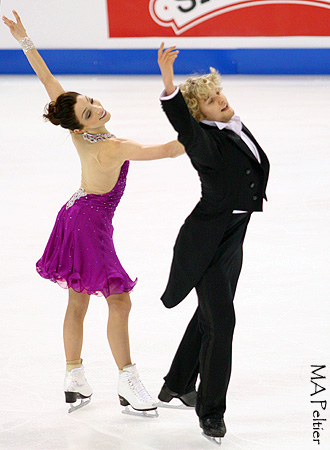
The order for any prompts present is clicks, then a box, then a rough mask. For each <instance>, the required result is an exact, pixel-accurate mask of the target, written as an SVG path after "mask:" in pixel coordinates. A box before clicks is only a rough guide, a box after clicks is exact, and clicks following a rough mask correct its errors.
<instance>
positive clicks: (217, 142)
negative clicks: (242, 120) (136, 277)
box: [162, 91, 269, 308]
mask: <svg viewBox="0 0 330 450" xmlns="http://www.w3.org/2000/svg"><path fill="white" fill-rule="evenodd" d="M162 107H163V109H164V111H165V113H166V115H167V117H168V119H169V121H170V122H171V124H172V125H173V127H174V129H175V130H176V131H177V132H178V140H179V141H180V142H181V143H182V144H183V145H184V146H185V150H186V153H187V155H188V156H189V158H190V160H191V163H192V165H193V167H194V168H195V169H196V170H197V172H198V175H199V177H200V180H201V185H202V196H201V199H200V201H199V203H198V204H197V205H196V207H195V208H194V210H193V211H192V213H191V214H190V215H189V216H188V217H187V219H186V221H185V223H184V225H183V226H182V227H181V230H180V232H179V235H178V237H177V240H176V243H175V246H174V256H173V261H172V266H171V271H170V276H169V281H168V284H167V287H166V290H165V292H164V294H163V295H162V301H163V303H164V305H165V306H166V307H168V308H171V307H173V306H175V305H177V304H178V303H179V302H181V301H182V300H183V299H184V298H185V297H186V296H187V295H188V294H189V292H190V291H191V289H192V288H193V287H195V286H196V284H197V283H198V281H199V280H200V279H201V277H202V276H203V273H204V272H205V271H206V269H207V268H208V266H209V264H210V263H211V261H212V259H213V257H214V254H215V252H216V249H217V248H218V246H219V244H220V242H221V239H222V237H223V234H224V232H225V230H226V227H227V225H228V223H229V221H230V218H231V215H232V211H233V210H242V211H248V212H249V213H252V212H253V211H262V203H263V200H264V199H266V185H267V180H268V174H269V161H268V159H267V156H266V154H265V153H264V151H263V150H262V148H261V147H260V145H259V144H258V142H257V141H256V140H255V139H254V137H253V135H252V134H251V133H250V131H249V130H248V129H247V128H246V127H245V126H244V125H243V131H244V133H245V134H246V135H247V136H248V137H249V138H250V139H251V140H252V141H253V142H254V144H255V145H256V147H257V149H258V152H259V155H260V159H261V164H260V163H259V162H258V161H257V159H256V158H255V156H254V155H253V153H252V152H251V150H250V149H249V147H248V146H247V145H246V144H245V143H244V141H243V140H242V139H241V138H240V137H239V136H238V135H237V134H236V133H234V132H233V131H231V130H227V129H223V130H219V128H218V127H212V126H209V125H206V124H203V123H199V122H197V121H196V120H195V119H194V118H193V117H192V115H191V114H190V112H189V110H188V107H187V105H186V102H185V100H184V98H183V96H182V94H181V92H180V91H179V92H178V93H177V95H175V96H174V97H173V98H172V99H171V100H165V101H162Z"/></svg>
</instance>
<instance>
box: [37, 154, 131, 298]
mask: <svg viewBox="0 0 330 450" xmlns="http://www.w3.org/2000/svg"><path fill="white" fill-rule="evenodd" d="M128 167H129V161H125V162H124V164H123V165H122V168H121V171H120V175H119V178H118V181H117V183H116V185H115V187H114V188H113V189H112V190H111V191H110V192H108V193H107V194H102V195H95V194H87V193H86V192H85V191H84V189H79V190H78V191H77V192H76V193H75V194H74V195H73V196H72V197H71V199H70V200H69V201H68V203H67V204H66V205H64V206H63V207H62V209H61V210H60V212H59V213H58V216H57V219H56V223H55V226H54V228H53V231H52V233H51V235H50V238H49V241H48V243H47V246H46V248H45V251H44V254H43V255H42V257H41V259H40V260H39V261H38V262H37V271H38V273H39V275H41V276H42V277H43V278H47V279H49V280H51V281H53V282H55V283H58V284H59V285H60V286H61V287H63V288H72V289H74V290H75V291H76V292H84V293H87V294H95V295H102V294H103V295H104V297H108V296H109V295H112V294H121V293H122V292H130V291H131V290H132V289H133V287H134V286H135V284H136V282H137V280H135V281H132V280H131V279H130V277H129V276H128V274H127V273H126V272H125V270H124V268H123V267H122V265H121V264H120V261H119V259H118V257H117V255H116V251H115V248H114V245H113V240H112V235H113V226H112V218H113V215H114V212H115V210H116V207H117V205H118V203H119V201H120V199H121V197H122V195H123V193H124V190H125V186H126V177H127V172H128Z"/></svg>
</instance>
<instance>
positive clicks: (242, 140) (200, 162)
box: [158, 44, 269, 440]
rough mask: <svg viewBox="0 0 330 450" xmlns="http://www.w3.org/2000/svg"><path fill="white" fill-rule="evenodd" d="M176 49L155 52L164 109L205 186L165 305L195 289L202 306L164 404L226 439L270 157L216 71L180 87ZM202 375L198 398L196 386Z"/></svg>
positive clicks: (185, 231) (179, 243) (179, 246)
mask: <svg viewBox="0 0 330 450" xmlns="http://www.w3.org/2000/svg"><path fill="white" fill-rule="evenodd" d="M178 53H179V52H178V51H177V50H175V47H170V48H169V49H167V50H165V51H164V44H162V45H161V47H160V49H159V51H158V64H159V67H160V70H161V73H162V77H163V82H164V86H165V91H164V93H163V94H162V97H161V102H162V107H163V109H164V111H165V113H166V115H167V117H168V119H169V121H170V122H171V124H172V125H173V127H174V129H175V130H176V131H177V132H178V140H179V141H180V142H181V143H182V144H183V145H184V146H185V150H186V153H187V155H188V156H189V158H190V160H191V163H192V165H193V167H194V168H195V169H196V170H197V172H198V175H199V177H200V180H201V185H202V197H201V199H200V201H199V202H198V204H197V205H196V207H195V209H194V210H193V211H192V213H191V214H190V215H189V216H188V218H187V219H186V221H185V223H184V225H183V226H182V228H181V230H180V232H179V235H178V237H177V240H176V243H175V247H174V256H173V261H172V266H171V271H170V276H169V281H168V284H167V287H166V290H165V292H164V294H163V295H162V301H163V303H164V305H165V306H166V307H168V308H172V307H174V306H176V305H177V304H178V303H180V302H181V301H182V300H183V299H184V298H185V297H186V296H187V295H188V293H189V292H190V291H191V289H192V288H195V289H196V291H197V296H198V308H197V310H196V312H195V314H194V316H193V318H192V319H191V321H190V323H189V325H188V328H187V330H186V332H185V334H184V336H183V339H182V341H181V343H180V345H179V348H178V350H177V353H176V355H175V357H174V360H173V362H172V365H171V368H170V371H169V373H168V374H167V375H166V376H165V377H164V380H165V384H164V386H163V387H162V389H161V391H160V394H159V399H160V400H162V401H166V402H168V401H170V400H171V399H172V398H173V397H177V398H180V399H181V400H182V401H183V402H184V403H186V404H190V405H194V404H196V405H195V406H196V412H197V415H198V417H199V423H200V427H201V428H202V429H203V433H204V435H206V436H208V437H210V438H211V439H214V440H217V439H218V438H221V437H223V436H224V435H225V433H226V427H225V423H224V419H223V416H224V412H225V410H226V393H227V389H228V384H229V379H230V373H231V358H232V339H233V332H234V327H235V312H234V305H233V300H234V295H235V290H236V285H237V281H238V278H239V274H240V271H241V267H242V245H243V241H244V236H245V233H246V229H247V225H248V223H249V220H250V216H251V213H252V212H254V211H262V204H263V199H266V193H265V191H266V185H267V180H268V173H269V162H268V159H267V156H266V155H265V153H264V152H263V150H262V149H261V147H260V146H259V144H258V142H257V141H256V140H255V138H254V137H253V135H252V134H251V133H250V131H249V130H248V129H247V128H246V127H245V126H244V125H243V124H242V122H241V121H240V118H239V117H238V116H236V115H235V113H234V110H233V108H232V107H231V106H230V104H229V103H228V101H227V99H226V97H225V96H224V94H223V92H222V88H221V85H220V82H221V78H220V75H219V73H218V72H217V71H216V70H215V69H213V68H210V73H209V74H207V75H202V76H199V77H191V78H189V79H188V80H186V81H185V82H184V83H182V84H181V85H180V87H179V88H178V87H176V86H175V85H174V83H173V63H174V61H175V59H176V57H177V55H178ZM198 373H199V374H200V384H199V388H198V392H197V398H196V401H195V402H194V393H195V383H196V379H197V376H198Z"/></svg>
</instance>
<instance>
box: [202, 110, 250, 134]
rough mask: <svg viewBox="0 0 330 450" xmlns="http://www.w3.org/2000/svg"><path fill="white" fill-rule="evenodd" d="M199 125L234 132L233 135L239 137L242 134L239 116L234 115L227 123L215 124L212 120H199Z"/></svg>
mask: <svg viewBox="0 0 330 450" xmlns="http://www.w3.org/2000/svg"><path fill="white" fill-rule="evenodd" d="M201 123H205V124H206V125H210V126H212V127H218V128H219V130H223V129H224V128H227V129H228V130H232V131H234V133H236V134H238V135H239V136H240V135H241V132H242V122H241V119H240V117H239V116H236V115H234V116H233V117H232V118H231V119H230V121H229V122H215V121H213V120H201Z"/></svg>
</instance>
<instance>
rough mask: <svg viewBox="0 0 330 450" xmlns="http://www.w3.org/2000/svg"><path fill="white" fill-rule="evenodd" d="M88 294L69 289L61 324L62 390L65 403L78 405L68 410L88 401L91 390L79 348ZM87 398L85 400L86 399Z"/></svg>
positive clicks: (71, 408)
mask: <svg viewBox="0 0 330 450" xmlns="http://www.w3.org/2000/svg"><path fill="white" fill-rule="evenodd" d="M89 297H90V296H89V295H88V294H81V293H78V292H75V291H74V290H73V289H69V302H68V307H67V310H66V314H65V319H64V326H63V338H64V348H65V356H66V363H67V364H66V373H65V379H64V392H65V401H66V403H71V404H73V403H75V402H76V401H77V400H78V399H80V400H81V403H80V404H79V405H74V406H71V407H70V409H69V412H72V411H74V410H75V409H78V408H80V407H81V406H84V405H86V404H88V403H89V402H90V397H91V396H92V393H93V390H92V388H91V387H90V385H89V384H88V382H87V380H86V377H85V370H84V366H83V365H82V359H81V349H82V344H83V325H84V319H85V315H86V312H87V309H88V305H89ZM86 399H87V400H86Z"/></svg>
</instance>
